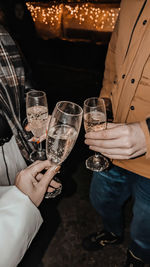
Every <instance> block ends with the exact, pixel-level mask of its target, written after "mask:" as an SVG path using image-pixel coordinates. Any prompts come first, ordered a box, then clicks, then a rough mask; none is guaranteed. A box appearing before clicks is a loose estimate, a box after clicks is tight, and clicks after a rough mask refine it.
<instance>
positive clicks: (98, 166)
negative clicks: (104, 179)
mask: <svg viewBox="0 0 150 267" xmlns="http://www.w3.org/2000/svg"><path fill="white" fill-rule="evenodd" d="M85 164H86V168H87V169H89V170H91V171H96V172H102V171H104V170H105V169H107V168H108V167H109V160H108V159H107V158H105V157H104V156H102V155H93V156H91V157H89V158H88V159H87V160H86V162H85Z"/></svg>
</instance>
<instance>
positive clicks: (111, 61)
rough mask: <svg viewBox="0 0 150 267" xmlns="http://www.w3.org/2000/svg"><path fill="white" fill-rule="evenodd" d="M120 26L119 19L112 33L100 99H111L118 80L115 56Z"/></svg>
mask: <svg viewBox="0 0 150 267" xmlns="http://www.w3.org/2000/svg"><path fill="white" fill-rule="evenodd" d="M118 26H119V17H118V19H117V22H116V25H115V29H114V31H113V33H112V36H111V40H110V42H109V46H108V51H107V55H106V60H105V71H104V78H103V85H102V89H101V92H100V97H102V98H110V93H111V90H112V86H113V85H114V81H115V79H116V68H115V54H116V44H117V38H118Z"/></svg>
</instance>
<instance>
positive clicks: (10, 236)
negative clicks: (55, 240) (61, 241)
mask: <svg viewBox="0 0 150 267" xmlns="http://www.w3.org/2000/svg"><path fill="white" fill-rule="evenodd" d="M0 218H1V219H0V254H1V256H0V266H1V267H6V266H7V267H15V266H17V264H18V263H19V261H20V260H21V259H22V257H23V255H24V253H25V252H26V250H27V248H28V247H29V245H30V243H31V241H32V239H33V238H34V236H35V235H36V233H37V232H38V230H39V228H40V226H41V224H42V217H41V215H40V212H39V210H38V209H37V208H36V206H35V205H34V204H33V203H32V202H31V201H30V199H29V198H28V197H27V196H26V195H25V194H23V193H22V192H21V191H20V190H18V189H17V187H15V186H11V187H5V188H0Z"/></svg>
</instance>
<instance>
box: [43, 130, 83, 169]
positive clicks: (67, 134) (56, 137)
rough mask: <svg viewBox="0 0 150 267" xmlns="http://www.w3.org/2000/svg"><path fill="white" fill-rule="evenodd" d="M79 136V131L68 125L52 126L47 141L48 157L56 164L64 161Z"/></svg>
mask: <svg viewBox="0 0 150 267" xmlns="http://www.w3.org/2000/svg"><path fill="white" fill-rule="evenodd" d="M77 136H78V133H77V131H76V130H75V129H74V128H73V127H70V126H68V125H57V126H55V127H52V128H50V130H49V132H48V136H47V142H46V154H47V158H48V159H49V160H50V161H51V162H52V163H54V164H60V163H62V162H63V161H64V160H65V159H66V158H67V157H68V155H69V153H70V152H71V150H72V148H73V146H74V144H75V141H76V139H77Z"/></svg>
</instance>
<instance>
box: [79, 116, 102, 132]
mask: <svg viewBox="0 0 150 267" xmlns="http://www.w3.org/2000/svg"><path fill="white" fill-rule="evenodd" d="M84 128H85V131H86V132H91V131H94V132H96V131H100V130H104V129H105V128H106V115H105V113H103V112H100V111H92V112H88V113H85V114H84Z"/></svg>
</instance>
